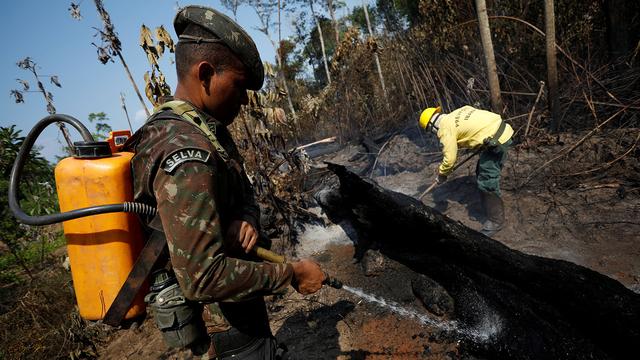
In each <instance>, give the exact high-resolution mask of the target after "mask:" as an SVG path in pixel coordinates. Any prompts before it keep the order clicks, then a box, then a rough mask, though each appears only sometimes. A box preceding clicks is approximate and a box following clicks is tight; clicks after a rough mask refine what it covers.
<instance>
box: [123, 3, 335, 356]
mask: <svg viewBox="0 0 640 360" xmlns="http://www.w3.org/2000/svg"><path fill="white" fill-rule="evenodd" d="M174 26H175V30H176V33H177V35H178V37H179V39H180V40H179V42H178V45H177V49H176V68H177V73H178V86H177V88H176V93H175V99H176V101H170V102H168V103H166V104H165V105H163V106H161V108H160V109H158V110H157V111H156V113H155V114H154V115H153V116H152V117H151V118H150V119H149V120H148V121H147V123H146V124H145V126H143V127H142V128H141V129H140V130H139V131H138V132H137V133H136V135H135V136H134V138H133V139H132V140H134V141H132V142H131V143H132V144H133V145H132V146H133V147H134V148H135V152H136V155H135V156H134V158H133V159H132V169H133V176H134V192H135V194H134V197H135V201H139V202H144V203H147V204H149V205H154V206H156V207H157V209H158V213H159V214H158V215H159V216H156V217H155V218H154V219H153V220H152V221H150V223H149V224H148V225H149V227H150V228H152V229H155V230H156V231H163V232H164V234H165V236H166V238H167V244H168V249H169V254H170V258H171V264H172V267H173V271H174V272H175V275H176V278H177V280H178V283H179V285H180V287H181V288H182V290H183V292H184V294H185V296H186V297H187V298H188V299H191V300H195V301H198V302H201V303H204V304H206V305H205V309H204V313H203V317H204V319H205V323H206V326H207V330H208V332H209V334H210V337H211V346H210V347H209V352H208V354H209V356H210V357H211V358H227V357H231V356H234V358H235V359H271V358H273V357H274V354H275V342H274V340H273V337H272V335H271V331H270V328H269V322H268V318H267V312H266V307H265V304H264V300H263V298H262V297H263V296H264V295H269V294H282V293H284V292H285V291H286V288H287V287H288V286H289V285H290V284H294V285H295V288H296V290H298V291H299V292H301V293H303V294H308V293H313V292H315V291H317V290H318V289H320V287H321V286H322V281H323V280H324V278H325V275H324V273H323V272H322V271H321V269H320V267H319V265H318V264H317V263H315V262H313V261H310V260H301V261H298V262H294V263H290V264H272V263H263V262H257V261H255V260H256V259H254V258H252V257H251V254H250V253H249V251H250V250H251V248H252V247H253V246H254V244H255V243H256V239H257V238H258V229H259V208H258V206H257V205H256V202H255V200H254V196H253V190H252V188H251V185H250V183H249V181H248V179H247V176H246V174H245V172H244V170H243V166H242V159H241V157H240V155H239V153H238V151H237V148H236V146H235V144H234V142H233V140H232V138H231V136H230V134H229V132H228V130H227V128H226V126H227V125H229V124H230V123H231V122H232V121H233V119H234V118H235V116H236V115H237V114H238V111H239V109H240V106H241V105H242V104H246V103H247V101H248V99H247V94H246V90H247V89H254V90H257V89H259V88H260V87H262V83H263V78H264V70H263V67H262V62H261V60H260V57H259V55H258V52H257V49H256V47H255V44H254V43H253V41H252V40H251V38H250V37H249V36H248V35H247V34H246V33H245V32H244V31H243V30H242V28H240V27H239V26H238V25H237V24H236V23H234V22H233V21H232V20H231V19H229V18H228V17H226V16H224V15H223V14H221V13H219V12H217V11H215V10H213V9H210V8H206V7H200V6H188V7H186V8H183V9H182V10H180V12H179V13H178V14H177V16H176V18H175V21H174ZM251 260H254V261H251Z"/></svg>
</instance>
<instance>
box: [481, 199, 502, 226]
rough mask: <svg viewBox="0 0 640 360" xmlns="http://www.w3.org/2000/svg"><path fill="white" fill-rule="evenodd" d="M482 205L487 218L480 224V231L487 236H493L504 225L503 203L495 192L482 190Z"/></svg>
mask: <svg viewBox="0 0 640 360" xmlns="http://www.w3.org/2000/svg"><path fill="white" fill-rule="evenodd" d="M482 205H483V206H484V211H485V214H486V215H487V220H486V221H485V222H484V224H482V230H481V232H482V233H483V234H485V235H487V236H493V234H495V233H497V232H498V231H500V230H502V227H503V226H504V204H503V203H502V199H501V198H500V197H499V196H498V195H497V194H495V193H489V192H482Z"/></svg>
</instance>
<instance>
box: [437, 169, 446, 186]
mask: <svg viewBox="0 0 640 360" xmlns="http://www.w3.org/2000/svg"><path fill="white" fill-rule="evenodd" d="M446 181H447V176H446V175H442V174H440V173H439V172H438V176H436V183H437V184H438V185H442V184H444V183H445V182H446Z"/></svg>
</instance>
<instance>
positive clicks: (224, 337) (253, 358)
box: [209, 328, 277, 360]
mask: <svg viewBox="0 0 640 360" xmlns="http://www.w3.org/2000/svg"><path fill="white" fill-rule="evenodd" d="M210 337H211V346H210V348H209V359H216V360H226V359H236V360H275V359H276V350H277V343H276V339H275V338H274V337H272V336H269V337H255V336H251V335H247V334H243V333H241V332H240V331H239V330H238V329H236V328H231V329H229V330H227V331H224V332H220V333H213V334H210Z"/></svg>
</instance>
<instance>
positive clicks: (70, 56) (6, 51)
mask: <svg viewBox="0 0 640 360" xmlns="http://www.w3.org/2000/svg"><path fill="white" fill-rule="evenodd" d="M284 1H286V0H284ZM75 2H76V3H78V2H80V1H79V0H75ZM366 2H368V3H373V1H366ZM70 3H71V0H21V1H12V2H9V3H7V4H5V7H4V8H3V11H2V12H0V33H1V34H3V35H4V36H3V40H4V44H3V45H4V46H3V50H2V51H1V52H0V66H1V69H2V76H0V94H4V95H3V96H0V99H1V100H0V107H1V109H2V115H1V116H0V126H10V125H13V124H15V125H16V128H18V129H21V130H22V134H23V135H26V134H27V133H28V131H29V130H30V129H31V127H32V126H33V125H34V124H35V123H36V122H37V121H38V120H40V119H42V118H43V117H45V116H47V112H46V106H45V103H44V99H43V97H42V95H41V94H40V93H25V103H23V104H16V103H15V102H14V100H13V98H12V97H10V96H9V92H10V90H12V89H18V90H20V89H21V88H22V86H21V85H20V84H19V83H18V82H16V78H20V79H24V80H27V81H29V83H30V84H31V88H32V89H34V88H36V83H35V80H34V79H33V76H32V75H31V73H30V72H28V71H25V70H22V69H19V68H18V67H17V66H16V62H17V61H19V60H21V59H23V58H25V57H27V56H29V57H31V59H32V60H34V61H35V62H36V63H37V64H38V67H39V69H38V72H39V73H40V74H42V75H49V74H52V75H57V76H58V78H59V80H60V83H61V84H62V88H58V87H55V86H54V85H53V84H51V83H49V82H48V79H43V80H45V81H43V83H44V84H45V87H46V88H47V90H48V91H49V92H51V93H52V94H53V97H54V104H55V106H56V109H57V112H58V113H61V114H68V115H71V116H73V117H76V118H78V119H79V120H81V121H82V122H83V123H85V125H88V121H87V116H88V115H89V113H92V112H100V111H104V112H105V113H107V115H108V116H109V118H110V119H111V125H112V127H113V128H114V129H128V128H129V125H128V124H127V121H126V118H125V115H124V112H123V111H122V107H121V105H120V93H121V92H122V93H124V95H125V101H126V105H127V109H128V111H129V116H130V117H131V120H132V122H133V127H134V130H135V129H137V128H138V127H139V126H140V125H142V123H143V122H144V119H145V115H144V111H143V110H142V106H141V105H140V102H139V100H138V99H137V97H136V95H135V93H134V91H133V88H132V86H131V83H130V82H129V80H128V78H127V76H126V74H125V72H124V70H123V68H122V65H121V64H120V62H119V61H116V62H114V63H107V64H106V65H102V64H101V63H100V62H99V61H98V59H97V55H96V49H95V47H93V46H92V45H91V43H92V42H95V43H97V44H99V39H98V38H95V37H94V35H95V33H96V30H94V29H93V27H97V28H101V27H102V22H101V20H100V19H99V18H98V15H97V13H96V9H95V5H94V3H93V1H92V0H82V1H81V2H80V11H81V14H82V20H80V21H78V20H74V19H73V18H71V16H70V15H69V11H68V10H67V9H68V8H69V4H70ZM178 3H179V5H180V6H185V5H188V4H204V5H208V6H212V7H214V8H216V9H220V10H223V12H225V13H227V14H228V15H231V14H230V13H229V12H227V11H226V10H224V9H223V8H222V7H221V6H220V3H219V1H218V0H216V1H193V2H185V1H180V2H176V1H175V0H173V1H171V0H156V1H142V0H127V1H123V0H120V1H115V0H111V1H110V0H105V1H104V6H105V8H106V9H107V11H108V12H109V13H110V15H111V20H112V22H113V24H114V26H115V29H116V32H117V33H118V35H119V37H120V39H121V41H122V53H123V55H124V58H125V60H126V62H127V64H128V65H129V67H130V69H131V72H132V73H133V76H134V79H135V80H136V83H137V84H138V87H139V88H140V89H141V91H144V80H143V75H144V73H145V71H148V70H149V69H150V67H149V64H148V62H147V59H146V56H145V54H144V52H143V51H142V49H141V48H140V47H139V46H138V39H139V33H140V26H141V25H142V24H145V25H147V27H150V28H152V29H153V28H156V27H158V26H160V25H164V27H165V28H166V29H167V30H168V31H169V32H170V33H171V35H172V36H173V37H174V39H175V34H174V32H173V26H172V21H173V17H174V15H175V13H176V11H177V8H178ZM346 3H347V7H348V8H351V7H353V6H355V5H360V4H361V0H347V1H346ZM318 8H319V7H318ZM345 12H346V10H342V11H340V12H339V13H338V15H339V16H342V15H344V13H345ZM293 16H295V15H293ZM238 22H239V23H240V24H241V25H242V26H243V27H244V28H245V29H246V30H247V31H248V32H249V34H250V35H251V36H252V37H253V38H254V40H255V41H256V44H257V46H258V50H259V51H260V54H261V56H262V59H263V60H266V61H270V62H273V61H274V60H273V59H274V54H275V52H274V50H273V48H272V46H271V43H270V42H269V41H268V40H267V39H266V37H265V36H264V35H263V34H262V33H260V32H259V31H257V30H255V29H254V28H255V26H257V24H258V19H257V17H256V16H255V14H254V13H253V10H252V9H250V8H240V10H239V12H238ZM282 22H283V25H282V26H283V29H282V31H283V37H287V36H288V35H290V34H291V32H292V26H291V25H290V24H291V19H290V18H285V19H283V21H282ZM165 57H166V56H165ZM161 67H162V69H163V71H164V72H165V75H166V76H167V81H168V83H169V85H170V86H171V88H172V90H173V89H175V84H176V77H175V69H174V67H173V65H171V64H170V63H169V62H168V60H167V59H166V58H165V60H164V62H163V63H162V64H161ZM143 96H144V95H143ZM145 100H146V99H145ZM147 106H148V107H149V108H151V105H150V104H149V103H148V102H147ZM72 137H73V138H74V140H79V137H78V135H77V134H75V133H74V132H73V131H72ZM61 140H62V137H61V135H60V134H59V131H58V130H57V128H56V127H55V126H50V127H49V128H48V129H47V130H46V131H45V132H44V133H43V134H42V135H41V137H40V138H39V140H38V142H37V143H36V144H37V145H39V146H42V148H43V151H42V152H43V154H44V155H45V156H46V157H47V158H48V159H50V160H53V159H54V156H55V155H61V152H60V148H61V145H60V141H61Z"/></svg>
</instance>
